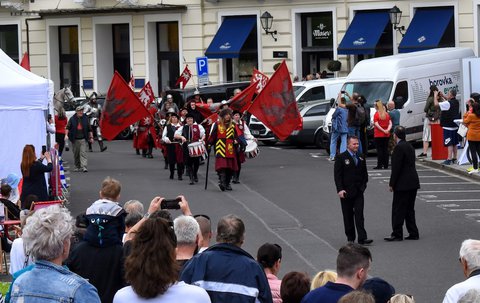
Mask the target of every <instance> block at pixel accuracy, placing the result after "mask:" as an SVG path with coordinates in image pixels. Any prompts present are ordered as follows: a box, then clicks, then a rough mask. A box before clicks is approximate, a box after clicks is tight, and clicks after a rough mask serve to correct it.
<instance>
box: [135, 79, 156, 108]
mask: <svg viewBox="0 0 480 303" xmlns="http://www.w3.org/2000/svg"><path fill="white" fill-rule="evenodd" d="M138 98H140V101H142V103H143V105H145V107H146V108H148V106H149V105H150V104H151V103H152V102H153V101H155V95H154V93H153V89H152V86H151V85H150V81H149V82H147V84H145V86H144V87H143V88H142V90H141V91H140V92H139V93H138Z"/></svg>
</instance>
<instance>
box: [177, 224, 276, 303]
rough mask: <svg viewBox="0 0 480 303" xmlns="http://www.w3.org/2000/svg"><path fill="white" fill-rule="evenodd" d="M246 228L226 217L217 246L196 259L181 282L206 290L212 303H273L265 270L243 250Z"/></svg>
mask: <svg viewBox="0 0 480 303" xmlns="http://www.w3.org/2000/svg"><path fill="white" fill-rule="evenodd" d="M244 239H245V225H244V224H243V222H242V220H241V219H240V218H239V217H237V216H235V215H227V216H224V217H223V218H221V219H220V221H219V222H218V225H217V244H215V245H213V246H211V247H210V248H208V249H207V250H205V251H204V252H202V253H201V254H198V255H196V256H195V257H193V258H192V259H191V260H190V261H189V262H188V263H187V264H186V265H185V267H184V270H183V272H182V274H181V277H180V280H181V281H184V282H185V283H188V284H193V285H197V286H200V287H202V288H203V289H205V290H206V291H207V292H208V294H209V296H210V299H211V300H212V303H216V302H230V303H254V302H262V303H264V302H268V303H270V302H272V294H271V292H270V287H269V286H268V281H267V277H266V276H265V272H264V271H263V269H262V267H261V266H260V265H259V264H258V263H257V262H256V261H255V259H254V258H253V257H252V256H251V255H250V254H248V253H247V252H246V251H244V250H243V249H241V248H240V247H241V246H242V244H243V242H244Z"/></svg>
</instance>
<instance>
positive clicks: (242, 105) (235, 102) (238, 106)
mask: <svg viewBox="0 0 480 303" xmlns="http://www.w3.org/2000/svg"><path fill="white" fill-rule="evenodd" d="M257 84H258V82H254V83H252V84H250V85H249V86H248V87H247V88H245V89H244V90H242V92H241V93H240V94H238V95H236V96H234V97H233V98H232V99H231V100H230V102H229V104H228V106H229V107H230V108H231V109H232V110H238V111H239V112H241V113H243V112H244V111H246V110H247V109H248V107H249V106H250V105H251V104H252V100H253V95H255V90H256V88H257Z"/></svg>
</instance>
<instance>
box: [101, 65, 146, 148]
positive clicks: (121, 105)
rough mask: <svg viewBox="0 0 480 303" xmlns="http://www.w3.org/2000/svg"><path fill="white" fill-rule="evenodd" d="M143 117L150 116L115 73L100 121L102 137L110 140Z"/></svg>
mask: <svg viewBox="0 0 480 303" xmlns="http://www.w3.org/2000/svg"><path fill="white" fill-rule="evenodd" d="M144 117H151V114H150V113H149V112H148V110H147V109H146V108H145V106H144V105H143V103H142V101H140V99H139V98H138V97H137V95H135V93H134V92H133V91H132V90H131V89H130V88H129V86H128V84H127V82H125V80H124V79H123V78H122V76H120V74H119V73H118V72H117V71H115V74H114V75H113V78H112V82H111V83H110V87H109V88H108V93H107V97H106V98H105V104H104V105H103V110H102V118H101V119H100V127H101V128H102V135H103V137H104V138H106V139H107V140H112V139H113V138H115V137H116V136H117V135H118V134H119V133H120V132H121V131H122V130H124V129H125V128H127V127H128V126H129V125H131V124H133V123H135V122H137V121H138V120H140V119H142V118H144Z"/></svg>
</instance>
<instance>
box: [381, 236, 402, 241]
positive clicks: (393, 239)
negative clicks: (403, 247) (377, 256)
mask: <svg viewBox="0 0 480 303" xmlns="http://www.w3.org/2000/svg"><path fill="white" fill-rule="evenodd" d="M383 240H385V241H387V242H393V241H403V238H401V237H394V236H390V237H386V238H383Z"/></svg>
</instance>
